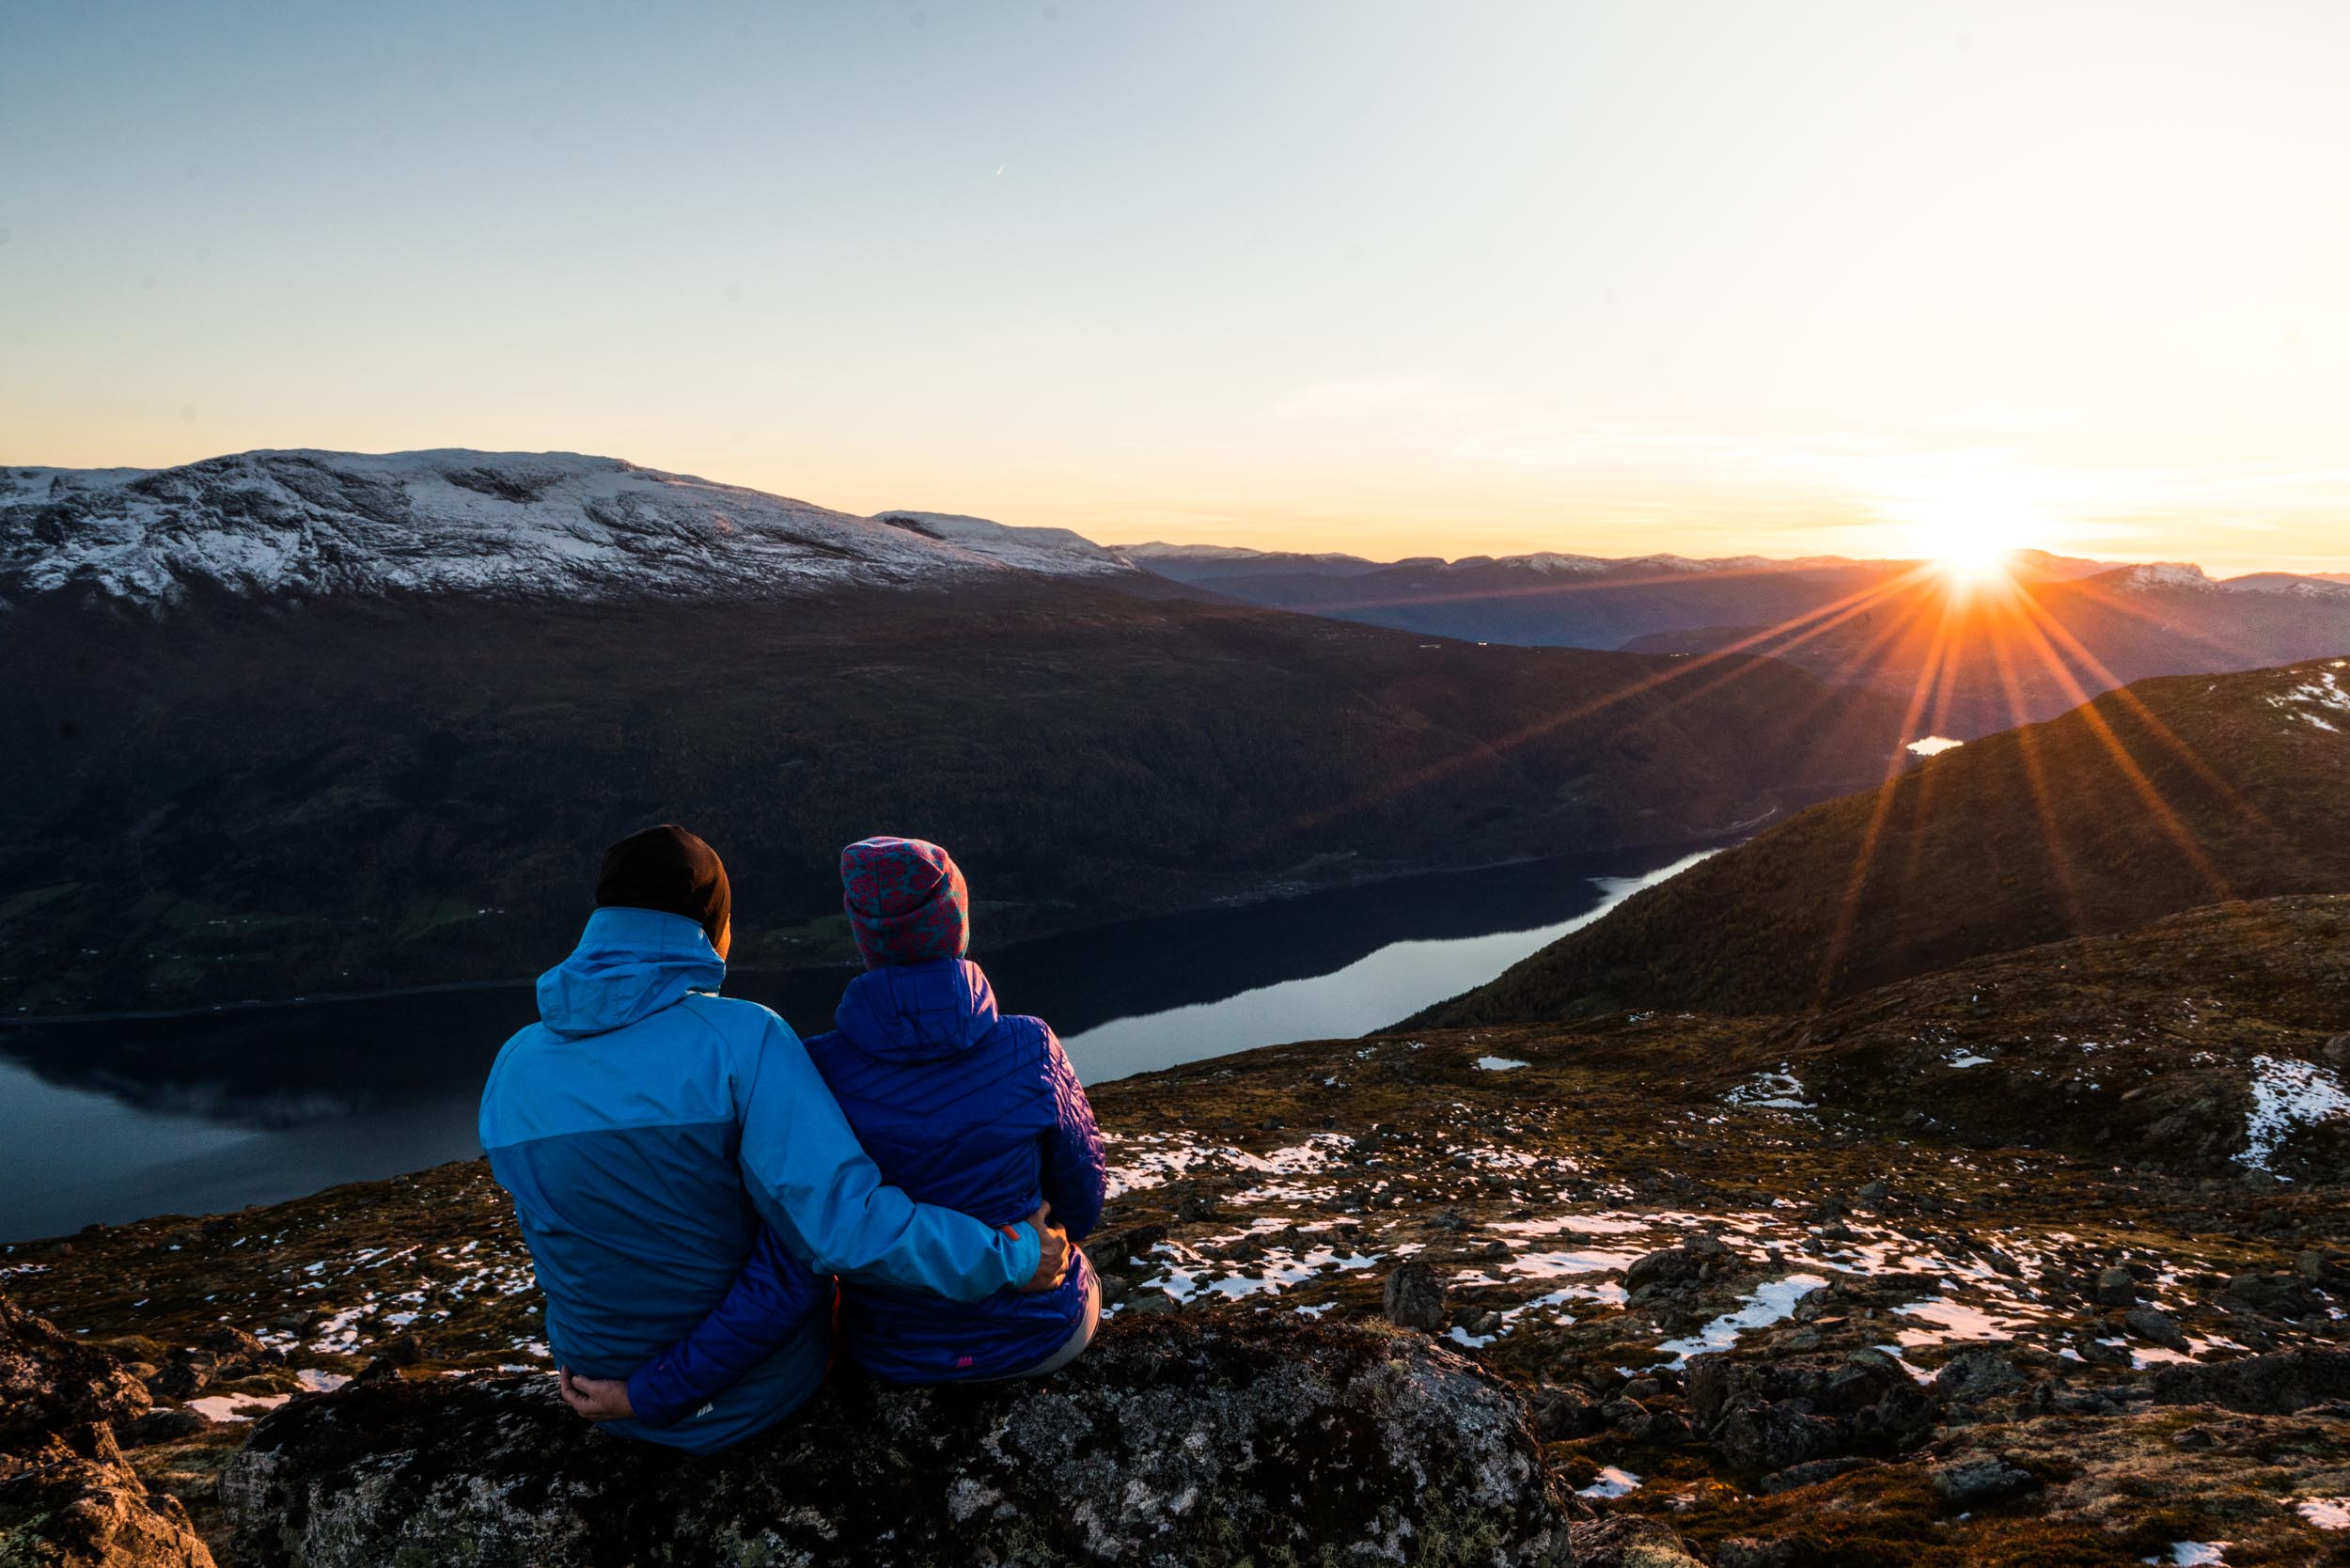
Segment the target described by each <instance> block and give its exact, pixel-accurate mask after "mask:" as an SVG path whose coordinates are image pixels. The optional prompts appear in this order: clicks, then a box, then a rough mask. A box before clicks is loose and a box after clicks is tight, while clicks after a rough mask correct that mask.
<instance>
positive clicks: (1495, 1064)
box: [1477, 1057, 1534, 1073]
mask: <svg viewBox="0 0 2350 1568" xmlns="http://www.w3.org/2000/svg"><path fill="white" fill-rule="evenodd" d="M1533 1065H1534V1064H1533V1063H1532V1062H1530V1061H1520V1060H1518V1059H1517V1058H1515V1057H1479V1058H1477V1067H1478V1071H1480V1072H1482V1073H1513V1072H1515V1071H1517V1069H1519V1068H1521V1067H1531V1066H1533Z"/></svg>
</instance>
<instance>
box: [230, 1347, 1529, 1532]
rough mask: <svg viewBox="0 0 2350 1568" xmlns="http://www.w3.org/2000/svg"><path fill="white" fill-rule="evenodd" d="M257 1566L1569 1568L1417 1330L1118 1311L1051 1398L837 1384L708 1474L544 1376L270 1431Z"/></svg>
mask: <svg viewBox="0 0 2350 1568" xmlns="http://www.w3.org/2000/svg"><path fill="white" fill-rule="evenodd" d="M222 1502H223V1505H224V1507H225V1508H226V1510H227V1514H228V1517H229V1521H230V1524H231V1526H232V1528H233V1529H234V1532H235V1540H236V1545H237V1553H238V1557H239V1560H240V1561H241V1562H243V1563H244V1564H246V1565H248V1568H276V1565H287V1568H291V1565H294V1564H301V1565H303V1568H374V1565H378V1564H383V1563H405V1562H411V1561H413V1562H418V1563H426V1562H433V1563H438V1562H458V1561H462V1562H465V1563H468V1564H471V1565H473V1568H569V1565H578V1568H590V1565H592V1568H617V1565H619V1564H625V1563H643V1562H655V1561H659V1562H666V1563H677V1564H685V1563H695V1562H724V1563H729V1564H732V1563H752V1562H764V1563H796V1564H806V1565H808V1568H816V1565H818V1564H833V1563H838V1564H852V1563H854V1564H868V1563H897V1564H908V1565H919V1564H932V1563H936V1564H953V1565H955V1568H971V1565H984V1564H1010V1563H1035V1562H1056V1561H1081V1562H1089V1563H1119V1564H1137V1565H1151V1568H1158V1565H1167V1568H1172V1565H1176V1564H1197V1563H1208V1562H1232V1561H1242V1560H1257V1561H1261V1562H1276V1561H1278V1562H1293V1563H1300V1564H1305V1563H1328V1564H1339V1563H1347V1564H1371V1563H1399V1564H1401V1563H1415V1564H1418V1563H1425V1564H1439V1563H1443V1564H1450V1563H1460V1564H1468V1563H1477V1564H1481V1565H1483V1564H1520V1563H1522V1564H1537V1563H1563V1562H1564V1561H1565V1560H1567V1559H1566V1553H1567V1550H1568V1546H1567V1533H1566V1518H1565V1514H1564V1509H1563V1504H1562V1499H1561V1498H1560V1497H1559V1493H1558V1492H1557V1490H1556V1489H1555V1487H1554V1485H1553V1483H1552V1482H1550V1481H1549V1480H1548V1479H1547V1477H1546V1475H1545V1472H1544V1471H1543V1466H1542V1464H1541V1462H1540V1459H1539V1456H1538V1453H1537V1450H1536V1449H1535V1446H1534V1443H1533V1439H1532V1437H1531V1435H1529V1433H1528V1430H1527V1425H1526V1419H1525V1413H1524V1410H1523V1408H1522V1407H1521V1405H1520V1404H1519V1403H1518V1401H1517V1399H1516V1398H1515V1397H1514V1396H1513V1395H1512V1393H1511V1392H1510V1391H1509V1390H1508V1389H1507V1388H1505V1387H1503V1386H1502V1385H1501V1384H1499V1383H1498V1382H1496V1380H1495V1379H1493V1378H1492V1377H1490V1376H1489V1375H1487V1374H1486V1373H1484V1372H1481V1371H1480V1370H1478V1369H1477V1368H1476V1367H1475V1366H1473V1365H1472V1364H1471V1363H1470V1362H1468V1361H1467V1360H1465V1358H1463V1357H1462V1356H1459V1355H1457V1354H1456V1353H1454V1352H1452V1351H1450V1350H1448V1349H1446V1348H1444V1347H1443V1346H1442V1345H1441V1344H1440V1343H1438V1342H1436V1341H1432V1340H1430V1339H1428V1338H1427V1337H1425V1336H1421V1335H1417V1334H1396V1333H1392V1332H1388V1331H1386V1330H1383V1329H1375V1328H1367V1327H1355V1326H1324V1325H1315V1324H1308V1323H1302V1322H1295V1321H1284V1320H1281V1319H1277V1318H1273V1317H1247V1318H1237V1319H1232V1320H1229V1321H1224V1322H1210V1323H1204V1324H1203V1323H1202V1322H1200V1321H1198V1320H1197V1319H1195V1318H1193V1317H1190V1316H1183V1315H1178V1316H1157V1317H1151V1318H1145V1319H1129V1318H1125V1317H1120V1318H1119V1319H1117V1320H1114V1321H1113V1322H1112V1323H1111V1324H1110V1325H1107V1326H1106V1327H1105V1329H1104V1330H1103V1333H1102V1337H1101V1339H1100V1340H1099V1341H1097V1342H1096V1344H1095V1345H1094V1347H1093V1348H1092V1349H1091V1350H1090V1351H1089V1353H1088V1354H1087V1355H1086V1356H1084V1357H1083V1358H1081V1359H1080V1360H1079V1361H1078V1362H1077V1363H1076V1364H1075V1365H1074V1366H1073V1367H1072V1368H1071V1369H1070V1370H1069V1371H1067V1372H1062V1373H1060V1374H1058V1375H1057V1376H1055V1377H1053V1378H1050V1379H1046V1380H1043V1381H1040V1382H1034V1383H1008V1384H994V1385H979V1386H971V1387H964V1388H929V1389H918V1388H916V1389H907V1388H880V1387H877V1386H875V1385H872V1384H870V1383H867V1382H865V1381H863V1380H861V1379H858V1378H855V1377H854V1376H836V1377H835V1378H834V1379H833V1381H832V1383H831V1384H830V1385H829V1386H828V1387H827V1388H826V1389H825V1390H824V1392H823V1393H822V1394H820V1395H819V1396H818V1397H817V1399H816V1400H815V1401H814V1402H812V1403H810V1405H809V1406H808V1407H807V1409H805V1410H803V1411H802V1412H800V1413H799V1414H798V1415H797V1416H795V1417H794V1418H793V1419H791V1420H789V1421H787V1422H785V1423H784V1424H783V1426H782V1427H780V1428H779V1429H778V1430H776V1432H774V1433H771V1434H768V1435H763V1436H761V1437H759V1438H756V1439H754V1440H753V1441H751V1442H749V1443H746V1444H744V1445H743V1446H742V1447H740V1448H737V1449H734V1450H730V1451H729V1452H727V1453H725V1454H722V1455H718V1456H714V1457H710V1458H692V1457H688V1456H684V1455H681V1454H677V1453H673V1452H670V1451H668V1450H662V1449H658V1448H654V1447H651V1446H650V1445H645V1444H639V1443H633V1442H629V1441H627V1440H625V1439H623V1438H619V1437H615V1436H612V1435H608V1434H605V1433H602V1432H599V1431H597V1430H596V1429H594V1428H592V1427H590V1426H588V1425H587V1424H586V1423H584V1422H582V1421H580V1420H578V1419H576V1418H575V1417H573V1416H572V1414H571V1413H570V1412H569V1411H567V1410H566V1409H565V1408H564V1407H563V1406H562V1404H561V1403H559V1402H558V1401H557V1399H556V1396H555V1392H554V1389H553V1388H552V1386H551V1385H550V1383H549V1381H548V1380H547V1379H546V1378H544V1377H487V1378H469V1379H463V1380H444V1379H432V1380H424V1379H417V1380H414V1381H405V1380H399V1379H393V1380H388V1381H384V1382H382V1383H377V1384H374V1385H363V1386H354V1387H352V1388H346V1389H344V1390H342V1391H340V1392H339V1393H337V1394H334V1395H331V1396H328V1397H326V1398H322V1399H314V1400H301V1401H296V1402H295V1403H292V1404H290V1405H288V1406H286V1407H285V1408H284V1409H282V1410H279V1411H278V1412H276V1413H275V1414H274V1415H272V1416H271V1417H269V1418H268V1419H266V1420H264V1421H263V1422H261V1423H260V1425H259V1427H258V1429H257V1430H256V1432H255V1434H254V1436H253V1439H252V1441H251V1443H250V1444H249V1445H248V1446H247V1448H246V1450H245V1451H244V1452H243V1454H241V1455H240V1456H239V1457H238V1459H237V1460H236V1461H235V1462H234V1464H233V1465H232V1466H230V1468H229V1470H228V1472H227V1475H226V1476H225V1477H224V1478H223V1482H222Z"/></svg>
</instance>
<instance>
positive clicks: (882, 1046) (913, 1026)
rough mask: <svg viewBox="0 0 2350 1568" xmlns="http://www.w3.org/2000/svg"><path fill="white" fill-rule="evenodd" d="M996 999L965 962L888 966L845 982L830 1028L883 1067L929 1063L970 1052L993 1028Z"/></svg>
mask: <svg viewBox="0 0 2350 1568" xmlns="http://www.w3.org/2000/svg"><path fill="white" fill-rule="evenodd" d="M995 1022H996V1014H995V990H994V989H993V988H992V987H990V986H989V985H988V983H987V976H986V975H984V974H982V973H981V972H980V971H979V965H978V964H974V963H972V962H971V961H970V960H969V959H967V958H941V959H933V960H932V962H930V963H928V964H888V965H886V966H885V967H883V968H879V969H869V970H867V971H866V972H865V973H864V974H861V975H859V976H858V977H857V978H856V979H854V980H851V981H850V982H849V989H848V990H847V991H846V992H844V993H843V994H842V995H841V997H840V1006H839V1007H838V1008H837V1009H835V1010H834V1011H833V1023H834V1025H835V1026H836V1027H838V1028H839V1030H840V1032H841V1033H842V1034H843V1035H845V1036H847V1037H848V1040H849V1043H851V1044H853V1045H854V1046H855V1047H856V1048H857V1049H858V1050H860V1051H863V1052H864V1053H865V1054H866V1055H867V1056H870V1057H878V1058H881V1059H883V1060H885V1061H931V1060H935V1059H937V1058H942V1057H950V1056H953V1055H954V1054H955V1053H956V1052H958V1051H964V1050H968V1049H969V1048H970V1047H971V1046H973V1045H976V1044H977V1043H979V1041H981V1040H983V1039H984V1038H986V1036H987V1032H988V1031H989V1030H990V1029H993V1028H994V1027H995Z"/></svg>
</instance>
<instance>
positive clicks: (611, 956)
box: [539, 908, 727, 1035]
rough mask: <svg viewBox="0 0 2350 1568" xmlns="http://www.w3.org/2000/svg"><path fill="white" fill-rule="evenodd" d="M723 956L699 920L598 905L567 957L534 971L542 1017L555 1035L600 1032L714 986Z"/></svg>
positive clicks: (722, 975)
mask: <svg viewBox="0 0 2350 1568" xmlns="http://www.w3.org/2000/svg"><path fill="white" fill-rule="evenodd" d="M726 975H727V965H726V961H725V960H724V959H722V958H720V957H719V956H718V950H717V949H715V948H713V947H712V946H711V945H710V938H709V937H708V936H707V935H706V934H704V933H703V931H702V928H701V926H700V925H699V924H698V923H697V922H696V921H693V920H689V919H687V918H686V917H684V916H682V915H665V914H663V913H661V912H660V911H659V910H654V909H619V908H614V909H599V910H597V911H596V912H595V913H594V914H593V915H590V916H589V917H587V930H586V931H584V932H582V933H580V938H579V946H578V947H576V948H574V949H572V956H571V957H569V958H567V959H565V960H564V961H563V962H562V963H560V964H556V966H555V967H554V968H552V969H549V970H548V971H547V972H546V973H545V974H543V975H540V977H539V1020H540V1023H542V1024H544V1025H546V1027H548V1028H550V1029H552V1030H554V1031H555V1032H556V1034H560V1035H590V1034H603V1033H606V1032H608V1031H610V1030H613V1029H618V1028H623V1027H627V1026H628V1025H630V1024H634V1023H635V1022H637V1021H638V1020H640V1019H644V1018H650V1017H651V1016H652V1015H653V1014H654V1013H656V1012H659V1011H661V1010H662V1009H663V1008H665V1007H669V1006H672V1005H673V1004H675V1003H676V1002H677V1001H678V999H679V998H680V997H682V996H685V995H686V993H688V992H691V991H715V990H717V989H718V985H719V982H720V981H722V980H725V979H726Z"/></svg>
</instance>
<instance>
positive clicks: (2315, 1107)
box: [2236, 1057, 2350, 1170]
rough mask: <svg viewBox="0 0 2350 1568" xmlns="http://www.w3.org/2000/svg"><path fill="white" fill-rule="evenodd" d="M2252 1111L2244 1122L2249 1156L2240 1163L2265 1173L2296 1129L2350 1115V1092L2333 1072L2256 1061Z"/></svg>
mask: <svg viewBox="0 0 2350 1568" xmlns="http://www.w3.org/2000/svg"><path fill="white" fill-rule="evenodd" d="M2251 1089H2252V1109H2251V1113H2250V1114H2249V1115H2248V1116H2247V1117H2246V1118H2245V1122H2244V1137H2245V1148H2244V1152H2242V1153H2240V1154H2238V1155H2237V1156H2236V1162H2237V1163H2238V1164H2240V1165H2244V1166H2247V1167H2249V1168H2251V1169H2254V1170H2266V1169H2267V1168H2268V1161H2269V1159H2270V1157H2271V1156H2272V1155H2274V1154H2275V1153H2276V1152H2277V1146H2278V1145H2279V1143H2282V1142H2283V1141H2284V1140H2285V1138H2286V1137H2287V1136H2288V1135H2290V1134H2291V1133H2292V1131H2293V1129H2294V1128H2295V1127H2299V1126H2306V1125H2309V1124H2311V1123H2313V1122H2319V1121H2335V1120H2337V1119H2339V1118H2341V1117H2342V1116H2345V1115H2350V1091H2345V1090H2343V1089H2342V1080H2341V1078H2339V1077H2338V1076H2336V1075H2335V1074H2334V1072H2333V1071H2332V1069H2330V1068H2326V1067H2320V1066H2318V1065H2317V1064H2316V1063H2315V1062H2310V1061H2296V1060H2294V1059H2292V1058H2279V1057H2254V1058H2252V1083H2251Z"/></svg>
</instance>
